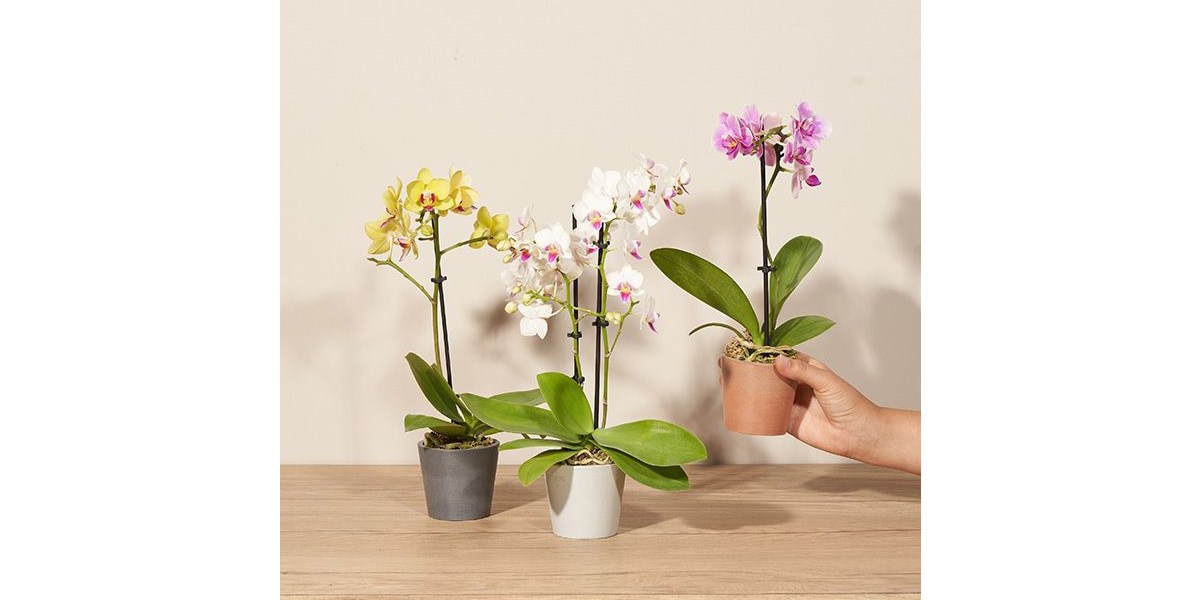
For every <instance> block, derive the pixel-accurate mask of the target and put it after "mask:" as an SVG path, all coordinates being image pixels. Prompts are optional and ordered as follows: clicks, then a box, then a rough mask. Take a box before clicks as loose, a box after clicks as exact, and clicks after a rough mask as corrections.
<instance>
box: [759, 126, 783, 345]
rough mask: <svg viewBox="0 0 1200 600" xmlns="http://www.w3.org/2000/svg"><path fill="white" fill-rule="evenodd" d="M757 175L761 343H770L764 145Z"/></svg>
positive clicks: (769, 260)
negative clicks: (761, 316)
mask: <svg viewBox="0 0 1200 600" xmlns="http://www.w3.org/2000/svg"><path fill="white" fill-rule="evenodd" d="M771 151H772V152H774V151H775V150H774V147H772V149H771ZM775 164H779V162H778V161H776V163H775ZM758 175H759V185H760V189H761V190H762V203H761V205H760V207H759V212H758V227H759V229H758V232H759V234H760V236H761V237H762V263H763V264H762V267H760V268H759V270H760V271H762V278H763V323H764V325H765V326H764V327H763V329H764V330H765V331H763V343H764V344H768V345H769V344H770V343H771V328H770V323H771V293H770V287H769V281H770V278H771V251H770V249H769V248H768V247H767V192H768V188H767V149H766V148H765V147H764V148H762V153H761V154H759V155H758Z"/></svg>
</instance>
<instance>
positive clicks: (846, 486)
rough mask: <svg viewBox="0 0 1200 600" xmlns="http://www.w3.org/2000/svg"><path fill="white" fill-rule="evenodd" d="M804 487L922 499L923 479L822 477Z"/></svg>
mask: <svg viewBox="0 0 1200 600" xmlns="http://www.w3.org/2000/svg"><path fill="white" fill-rule="evenodd" d="M802 485H803V486H804V487H805V488H806V489H809V490H812V491H814V492H823V493H827V494H851V493H854V492H860V491H864V490H865V491H870V492H875V493H877V494H883V495H885V496H892V497H895V498H906V499H910V500H920V499H921V478H920V477H917V476H913V477H912V478H906V479H904V480H902V481H896V480H894V479H890V480H873V479H866V478H846V477H829V476H826V475H821V476H818V477H814V478H812V479H809V480H807V481H805V482H804V483H803V484H802Z"/></svg>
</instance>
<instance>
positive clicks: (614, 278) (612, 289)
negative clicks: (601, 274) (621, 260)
mask: <svg viewBox="0 0 1200 600" xmlns="http://www.w3.org/2000/svg"><path fill="white" fill-rule="evenodd" d="M607 277H608V295H609V296H618V297H620V298H621V302H623V303H625V304H629V303H630V301H632V300H633V299H634V298H636V297H638V296H641V295H643V294H645V293H646V292H645V290H643V289H642V281H643V280H644V279H645V277H644V276H643V275H642V274H641V273H639V272H638V271H636V270H634V268H633V267H631V266H629V265H625V266H623V267H621V270H620V271H610V272H609V273H607Z"/></svg>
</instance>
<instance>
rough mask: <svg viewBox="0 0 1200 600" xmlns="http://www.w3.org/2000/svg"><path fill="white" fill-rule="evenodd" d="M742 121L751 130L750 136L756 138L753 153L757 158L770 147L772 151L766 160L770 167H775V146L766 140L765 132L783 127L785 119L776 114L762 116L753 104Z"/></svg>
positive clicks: (743, 115) (748, 107) (743, 114)
mask: <svg viewBox="0 0 1200 600" xmlns="http://www.w3.org/2000/svg"><path fill="white" fill-rule="evenodd" d="M741 121H742V123H744V124H745V125H746V126H747V127H749V128H750V134H751V135H752V136H753V137H754V140H755V141H754V146H753V152H752V153H753V154H754V155H755V156H762V155H763V151H764V149H765V148H766V147H767V146H770V147H771V150H770V151H769V152H767V153H766V156H765V159H766V163H767V166H768V167H773V166H775V145H774V143H773V142H771V141H768V140H767V139H766V137H767V136H766V135H765V132H767V131H769V130H770V129H771V128H773V127H778V126H779V125H781V124H782V123H783V118H782V117H780V116H779V115H776V114H766V115H760V114H759V113H758V107H757V106H755V105H753V104H751V105H750V106H747V107H746V110H745V111H744V112H743V113H742V118H741Z"/></svg>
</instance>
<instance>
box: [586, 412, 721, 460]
mask: <svg viewBox="0 0 1200 600" xmlns="http://www.w3.org/2000/svg"><path fill="white" fill-rule="evenodd" d="M592 439H594V440H596V443H597V444H600V445H601V446H602V447H604V449H605V450H608V449H610V448H615V449H617V450H620V451H622V452H624V453H626V454H628V455H630V456H632V457H634V458H637V459H638V460H640V461H642V462H644V463H647V464H650V465H654V466H658V467H666V466H671V465H682V464H685V463H690V462H694V461H697V460H704V459H706V458H708V450H706V449H705V448H704V443H703V442H701V441H700V438H697V437H696V436H695V435H694V434H692V432H690V431H688V430H686V429H684V428H682V427H680V426H678V425H676V424H674V423H668V422H666V421H659V420H657V419H645V420H642V421H634V422H632V423H625V424H623V425H617V426H616V427H608V428H605V429H597V430H596V432H595V433H593V434H592Z"/></svg>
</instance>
